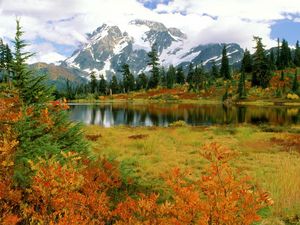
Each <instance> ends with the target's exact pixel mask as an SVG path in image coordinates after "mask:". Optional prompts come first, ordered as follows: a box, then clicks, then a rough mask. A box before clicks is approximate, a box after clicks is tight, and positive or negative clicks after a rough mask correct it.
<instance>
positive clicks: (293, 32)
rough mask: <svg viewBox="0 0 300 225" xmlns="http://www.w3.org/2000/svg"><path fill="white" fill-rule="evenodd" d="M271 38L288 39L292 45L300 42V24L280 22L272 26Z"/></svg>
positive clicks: (288, 21)
mask: <svg viewBox="0 0 300 225" xmlns="http://www.w3.org/2000/svg"><path fill="white" fill-rule="evenodd" d="M271 38H272V39H274V40H277V38H280V39H283V38H284V39H286V40H287V41H288V42H289V44H290V45H295V43H296V41H297V40H300V23H298V22H294V21H293V20H290V19H284V20H278V21H276V23H274V24H273V25H272V26H271Z"/></svg>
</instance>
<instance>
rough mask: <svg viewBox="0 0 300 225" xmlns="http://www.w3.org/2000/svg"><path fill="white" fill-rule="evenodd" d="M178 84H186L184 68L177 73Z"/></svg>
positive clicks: (180, 68)
mask: <svg viewBox="0 0 300 225" xmlns="http://www.w3.org/2000/svg"><path fill="white" fill-rule="evenodd" d="M176 83H177V84H184V83H185V76H184V73H183V69H182V67H178V68H177V71H176Z"/></svg>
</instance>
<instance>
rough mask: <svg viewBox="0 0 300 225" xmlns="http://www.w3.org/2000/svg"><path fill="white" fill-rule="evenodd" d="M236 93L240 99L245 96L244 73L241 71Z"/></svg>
mask: <svg viewBox="0 0 300 225" xmlns="http://www.w3.org/2000/svg"><path fill="white" fill-rule="evenodd" d="M238 94H239V98H240V99H244V98H246V85H245V73H244V72H242V73H241V76H240V80H239V85H238Z"/></svg>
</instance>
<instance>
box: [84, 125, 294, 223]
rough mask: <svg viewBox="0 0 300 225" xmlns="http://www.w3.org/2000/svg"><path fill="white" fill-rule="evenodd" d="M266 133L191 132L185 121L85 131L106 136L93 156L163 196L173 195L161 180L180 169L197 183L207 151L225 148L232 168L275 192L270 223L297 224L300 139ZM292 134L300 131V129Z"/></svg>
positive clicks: (248, 129) (235, 129) (243, 129)
mask: <svg viewBox="0 0 300 225" xmlns="http://www.w3.org/2000/svg"><path fill="white" fill-rule="evenodd" d="M263 130H265V128H264V129H261V128H259V127H254V126H232V127H228V126H217V127H190V126H187V125H185V124H183V123H182V122H178V123H174V125H172V126H170V127H168V128H162V127H161V128H159V127H149V128H147V127H138V128H131V127H122V126H121V127H115V128H101V127H98V126H88V127H85V132H86V134H87V135H96V134H97V135H101V138H99V139H98V140H97V141H94V142H92V148H93V152H95V153H96V154H98V155H100V156H105V157H108V158H109V159H113V160H117V161H120V162H121V163H120V165H119V168H120V171H121V173H122V174H123V176H125V177H130V178H131V179H133V180H134V181H135V182H136V184H137V185H138V187H139V188H140V189H142V190H148V191H149V190H155V191H157V192H159V193H168V187H167V185H166V184H165V183H164V182H163V179H162V178H161V176H162V174H168V173H169V171H170V170H172V168H173V167H175V166H179V168H180V169H181V170H182V171H192V173H191V174H190V175H189V179H190V180H194V181H195V180H197V178H198V177H199V176H201V174H202V173H203V170H205V168H206V165H207V161H205V160H204V159H203V157H201V156H200V153H201V149H202V148H203V146H207V145H208V144H210V143H212V142H217V143H220V144H221V145H222V146H225V147H226V148H230V149H233V152H234V154H236V155H237V157H235V158H234V159H233V160H232V161H231V163H230V165H231V166H232V167H234V168H235V169H237V170H238V171H241V172H242V173H243V174H246V175H249V176H250V177H252V178H253V180H254V182H256V183H258V184H260V186H261V188H263V189H264V190H268V191H269V193H270V196H271V197H272V199H273V200H274V204H273V206H272V207H271V208H269V210H267V211H264V213H266V215H267V217H268V218H269V219H268V220H271V219H270V218H274V219H276V218H277V219H279V220H284V221H286V222H287V221H289V222H291V224H297V221H298V220H299V216H300V215H299V212H300V204H299V203H300V195H299V192H298V187H299V185H300V180H299V176H298V174H299V173H300V166H299V165H300V157H299V156H300V155H299V149H300V148H299V143H298V142H299V141H298V140H300V134H297V133H296V134H295V133H288V132H286V131H282V130H281V131H279V132H278V131H277V132H273V130H274V128H273V129H271V128H270V129H269V130H268V131H263ZM292 130H293V131H294V132H296V131H297V130H298V132H300V127H294V128H293V129H292ZM132 136H139V137H141V138H137V139H133V138H131V137H132ZM119 146H122V148H120V147H119ZM135 188H136V187H135ZM165 198H167V195H165ZM298 222H299V221H298Z"/></svg>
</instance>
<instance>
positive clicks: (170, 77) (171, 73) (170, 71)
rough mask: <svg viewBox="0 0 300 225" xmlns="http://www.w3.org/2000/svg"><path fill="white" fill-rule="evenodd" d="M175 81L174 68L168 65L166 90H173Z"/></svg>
mask: <svg viewBox="0 0 300 225" xmlns="http://www.w3.org/2000/svg"><path fill="white" fill-rule="evenodd" d="M175 80H176V69H175V68H174V66H173V65H170V66H169V69H168V72H167V88H173V85H174V83H175Z"/></svg>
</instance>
